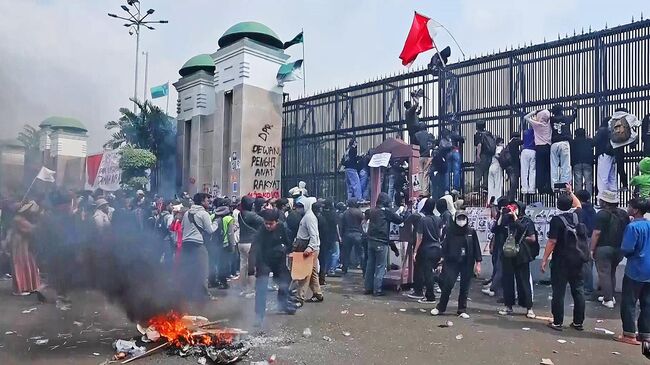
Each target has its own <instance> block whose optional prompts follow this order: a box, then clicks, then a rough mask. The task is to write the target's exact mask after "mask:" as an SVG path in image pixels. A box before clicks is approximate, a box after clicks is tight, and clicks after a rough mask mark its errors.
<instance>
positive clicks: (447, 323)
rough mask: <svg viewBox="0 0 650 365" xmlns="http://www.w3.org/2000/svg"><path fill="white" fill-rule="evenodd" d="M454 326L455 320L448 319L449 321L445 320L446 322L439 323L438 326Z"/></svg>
mask: <svg viewBox="0 0 650 365" xmlns="http://www.w3.org/2000/svg"><path fill="white" fill-rule="evenodd" d="M453 326H454V322H452V321H447V322H445V323H443V324H441V325H438V327H440V328H447V327H453Z"/></svg>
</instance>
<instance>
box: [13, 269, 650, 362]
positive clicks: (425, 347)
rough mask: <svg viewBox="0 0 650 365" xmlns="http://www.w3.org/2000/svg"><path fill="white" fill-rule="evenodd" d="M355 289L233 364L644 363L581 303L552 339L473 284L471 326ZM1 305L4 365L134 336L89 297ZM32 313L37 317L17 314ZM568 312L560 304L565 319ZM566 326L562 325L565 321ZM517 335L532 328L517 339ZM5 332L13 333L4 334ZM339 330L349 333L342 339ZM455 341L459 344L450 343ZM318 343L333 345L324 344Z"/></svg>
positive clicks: (273, 327) (95, 351) (238, 304)
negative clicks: (504, 313)
mask: <svg viewBox="0 0 650 365" xmlns="http://www.w3.org/2000/svg"><path fill="white" fill-rule="evenodd" d="M359 282H360V277H359V275H358V274H355V275H353V276H351V277H347V278H344V279H330V285H328V286H327V287H326V292H325V295H326V301H325V302H324V303H322V304H308V305H306V307H305V308H304V309H302V310H301V311H299V312H298V314H296V315H295V316H285V315H278V314H271V315H270V316H269V318H268V323H267V328H266V329H265V330H264V333H261V334H260V333H255V334H254V335H253V336H252V338H253V341H254V343H255V344H256V345H255V347H254V349H253V350H252V351H251V353H250V356H249V357H248V358H247V359H246V360H245V361H242V362H241V363H242V364H248V363H249V362H251V361H260V360H264V359H267V358H268V357H269V356H270V355H272V354H276V356H277V359H278V361H277V364H499V365H506V364H517V365H521V364H539V362H540V361H541V359H542V358H549V359H551V360H552V361H553V363H554V364H556V365H562V364H571V365H582V364H585V365H587V364H589V365H594V364H607V363H612V364H646V363H650V362H649V361H648V360H646V359H645V358H644V357H643V356H641V354H640V349H639V348H638V347H633V346H629V345H623V344H619V343H617V342H614V341H612V340H611V336H607V335H605V334H603V333H599V332H596V331H594V328H595V327H602V328H607V329H609V330H611V331H615V332H619V331H620V320H619V319H618V318H619V315H618V308H616V309H614V310H610V309H606V308H603V307H600V306H597V305H595V304H594V303H589V304H588V306H587V316H588V320H587V322H586V323H585V327H586V328H587V331H585V332H583V333H579V332H576V331H573V330H565V331H564V332H562V333H558V332H555V331H552V330H550V329H548V328H546V327H545V323H544V321H543V320H536V321H531V320H527V319H526V318H525V317H524V316H523V313H522V314H519V315H516V316H512V317H501V316H499V315H498V314H496V311H495V309H496V306H495V304H494V300H493V298H488V297H485V296H483V295H481V294H480V292H479V289H480V288H479V286H478V285H477V284H476V283H475V285H474V288H473V289H472V291H471V294H470V296H471V299H472V301H471V302H470V314H471V315H472V318H471V319H469V320H463V319H460V318H457V317H456V316H453V315H449V316H442V317H437V318H434V317H431V316H430V315H429V314H428V310H429V309H430V306H424V305H420V304H418V303H414V302H411V301H408V300H406V298H405V297H403V296H402V295H399V294H397V293H391V294H390V295H389V296H387V297H384V298H381V299H378V298H373V297H368V296H364V295H361V294H360V291H361V289H360V287H359V286H358V283H359ZM218 294H219V295H220V296H223V298H222V300H221V301H219V302H216V303H214V304H212V305H211V306H210V307H209V308H208V309H206V311H205V313H201V314H204V315H205V316H207V317H209V318H210V319H213V320H216V319H222V318H228V319H230V322H229V325H231V326H234V327H241V328H249V326H250V324H251V323H252V315H251V314H252V312H253V303H252V300H244V299H240V298H239V297H238V296H237V295H236V291H235V290H234V289H233V290H231V291H228V292H223V291H222V292H219V293H218ZM454 294H456V292H454ZM224 295H225V296H224ZM548 295H549V289H548V288H547V287H544V286H539V285H537V286H535V305H536V312H537V314H538V315H542V316H548V315H549V305H550V300H549V299H548ZM0 298H1V299H0V313H1V314H0V364H3V365H12V364H48V365H59V364H61V365H62V364H95V365H96V364H100V363H103V362H105V361H106V360H107V359H109V358H110V357H111V356H112V354H113V350H112V348H111V343H112V341H114V340H115V339H118V338H123V339H127V338H130V337H132V336H134V335H136V334H137V332H136V330H135V327H134V325H133V324H131V323H129V322H128V321H127V320H126V318H125V316H124V314H123V313H122V311H121V310H120V309H119V308H117V307H115V306H113V305H111V304H110V303H109V302H107V301H106V300H105V299H104V298H103V297H102V296H101V295H99V294H97V293H77V294H76V295H74V296H72V299H73V306H72V309H71V310H69V311H61V310H58V309H57V308H56V307H55V306H54V305H51V304H49V305H38V304H36V299H35V298H33V297H13V296H11V295H10V282H0ZM567 304H568V303H567ZM455 305H456V303H455V302H451V303H450V313H455ZM30 308H36V310H34V311H32V312H30V313H28V314H23V313H22V311H23V310H29V309H30ZM422 310H426V313H424V312H422ZM570 310H571V308H570V307H569V305H567V312H568V313H570ZM343 311H347V312H343ZM342 312H343V313H342ZM197 314H198V313H197ZM355 314H357V315H359V316H355ZM361 314H363V316H360V315H361ZM448 320H451V321H453V323H454V325H453V327H451V328H439V327H438V325H440V324H442V323H444V322H446V321H448ZM597 320H599V321H602V322H597ZM75 321H76V322H77V323H75ZM569 322H570V318H568V319H567V320H566V323H569ZM524 327H527V328H530V330H528V331H525V330H523V329H522V328H524ZM305 328H310V330H311V332H312V335H311V337H309V338H305V337H303V336H302V333H303V330H304V329H305ZM7 331H15V333H12V334H5V332H7ZM344 332H349V333H350V335H349V336H345V335H344V334H343V333H344ZM459 335H462V339H457V336H459ZM37 336H42V338H43V339H45V338H47V339H49V342H48V343H47V345H40V346H39V345H36V344H35V341H36V339H30V338H32V337H37ZM324 336H327V337H329V338H331V339H332V341H327V340H324V339H323V337H324ZM557 340H565V341H566V343H563V344H562V343H559V342H557ZM196 363H197V361H196V359H193V358H186V359H183V358H179V357H170V356H167V355H166V354H162V353H161V354H157V355H154V356H151V357H149V358H147V359H143V360H139V361H137V362H134V364H142V365H147V364H196Z"/></svg>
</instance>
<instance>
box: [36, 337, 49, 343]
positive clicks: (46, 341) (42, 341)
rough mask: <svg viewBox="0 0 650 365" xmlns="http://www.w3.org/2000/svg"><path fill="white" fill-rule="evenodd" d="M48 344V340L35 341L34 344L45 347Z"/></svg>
mask: <svg viewBox="0 0 650 365" xmlns="http://www.w3.org/2000/svg"><path fill="white" fill-rule="evenodd" d="M48 342H50V340H48V339H47V338H46V339H43V340H36V342H34V343H35V344H37V345H47V344H48Z"/></svg>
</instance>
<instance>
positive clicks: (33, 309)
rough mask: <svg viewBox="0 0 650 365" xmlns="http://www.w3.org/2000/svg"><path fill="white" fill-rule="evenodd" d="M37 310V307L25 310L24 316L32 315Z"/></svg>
mask: <svg viewBox="0 0 650 365" xmlns="http://www.w3.org/2000/svg"><path fill="white" fill-rule="evenodd" d="M36 309H37V308H36V307H34V308H29V309H25V310H24V311H23V314H29V313H32V312H33V311H35V310H36Z"/></svg>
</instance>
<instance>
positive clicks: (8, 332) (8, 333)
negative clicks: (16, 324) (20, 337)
mask: <svg viewBox="0 0 650 365" xmlns="http://www.w3.org/2000/svg"><path fill="white" fill-rule="evenodd" d="M15 334H16V331H7V332H5V335H7V336H9V335H15Z"/></svg>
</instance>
